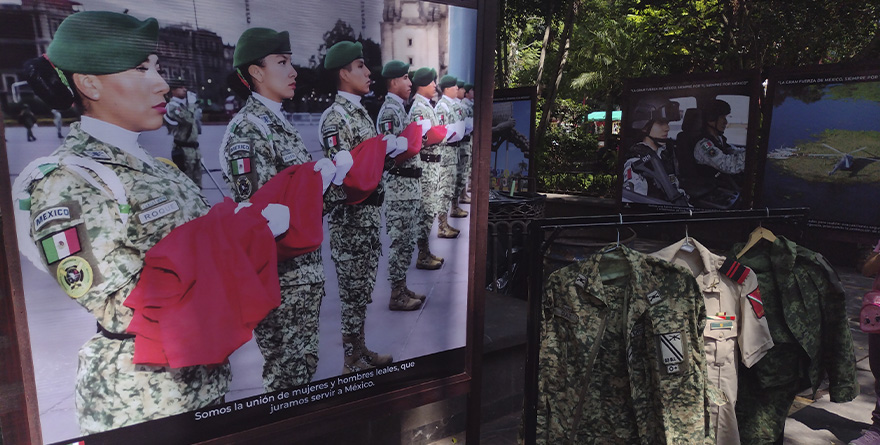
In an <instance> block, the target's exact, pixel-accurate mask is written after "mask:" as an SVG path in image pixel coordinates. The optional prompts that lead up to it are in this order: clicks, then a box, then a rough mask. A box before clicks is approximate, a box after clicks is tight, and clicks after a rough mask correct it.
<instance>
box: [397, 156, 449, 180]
mask: <svg viewBox="0 0 880 445" xmlns="http://www.w3.org/2000/svg"><path fill="white" fill-rule="evenodd" d="M438 156H439V155H438ZM388 173H390V174H392V175H395V176H403V177H404V178H421V177H422V169H420V168H418V167H394V168H392V169H391V170H388Z"/></svg>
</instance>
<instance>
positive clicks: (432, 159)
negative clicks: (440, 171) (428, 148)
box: [419, 153, 440, 162]
mask: <svg viewBox="0 0 880 445" xmlns="http://www.w3.org/2000/svg"><path fill="white" fill-rule="evenodd" d="M419 156H421V157H422V160H423V161H425V162H440V155H429V154H427V153H419Z"/></svg>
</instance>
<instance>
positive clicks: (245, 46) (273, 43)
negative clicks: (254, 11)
mask: <svg viewBox="0 0 880 445" xmlns="http://www.w3.org/2000/svg"><path fill="white" fill-rule="evenodd" d="M269 54H290V34H289V33H288V32H287V31H281V32H277V31H275V30H273V29H269V28H250V29H247V30H245V32H243V33H241V37H239V38H238V43H236V44H235V52H234V53H233V54H232V66H234V67H236V68H238V67H241V66H244V65H245V64H247V63H250V62H253V61H254V60H258V59H262V58H263V57H266V56H268V55H269Z"/></svg>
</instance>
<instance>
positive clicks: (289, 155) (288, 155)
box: [281, 147, 296, 164]
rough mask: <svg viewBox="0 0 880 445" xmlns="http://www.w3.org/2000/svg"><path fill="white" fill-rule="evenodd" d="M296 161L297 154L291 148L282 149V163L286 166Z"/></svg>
mask: <svg viewBox="0 0 880 445" xmlns="http://www.w3.org/2000/svg"><path fill="white" fill-rule="evenodd" d="M295 160H296V153H294V152H293V150H292V149H291V148H290V147H284V148H282V149H281V161H283V162H284V163H285V164H290V163H291V162H293V161H295Z"/></svg>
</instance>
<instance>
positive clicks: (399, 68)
mask: <svg viewBox="0 0 880 445" xmlns="http://www.w3.org/2000/svg"><path fill="white" fill-rule="evenodd" d="M408 72H409V64H408V63H403V62H401V61H399V60H392V61H390V62H388V63H386V64H385V66H384V67H382V77H384V78H386V79H396V78H398V77H403V76H405V75H406V74H407V73H408Z"/></svg>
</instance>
